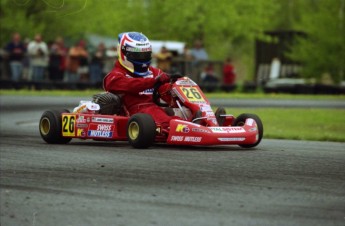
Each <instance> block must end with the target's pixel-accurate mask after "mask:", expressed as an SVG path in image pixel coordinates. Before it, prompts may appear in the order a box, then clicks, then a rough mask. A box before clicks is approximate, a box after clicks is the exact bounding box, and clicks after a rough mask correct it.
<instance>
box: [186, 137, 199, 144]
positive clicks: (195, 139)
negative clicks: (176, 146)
mask: <svg viewBox="0 0 345 226" xmlns="http://www.w3.org/2000/svg"><path fill="white" fill-rule="evenodd" d="M201 139H202V137H185V138H184V141H186V142H198V143H199V142H201Z"/></svg>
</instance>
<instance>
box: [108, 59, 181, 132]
mask: <svg viewBox="0 0 345 226" xmlns="http://www.w3.org/2000/svg"><path fill="white" fill-rule="evenodd" d="M149 71H150V72H151V73H150V74H149V75H147V76H144V77H137V76H135V75H133V74H132V73H130V72H129V71H128V70H127V69H126V68H124V67H123V66H122V65H121V64H120V63H119V62H118V61H117V62H116V63H115V67H114V68H113V70H112V71H111V72H110V73H109V74H107V75H106V76H105V78H104V80H103V87H104V89H105V91H107V92H111V93H114V94H119V95H122V97H121V99H122V102H123V104H124V106H125V107H126V109H127V111H128V112H129V114H130V115H133V114H135V113H146V114H150V115H151V116H152V117H153V120H154V121H155V122H156V124H158V125H161V126H162V127H163V128H167V127H168V126H169V122H170V120H171V119H173V118H178V117H176V116H175V117H174V116H168V115H167V114H166V113H165V111H164V110H163V109H162V108H161V107H159V106H157V105H156V104H155V103H154V102H153V100H152V93H153V87H154V85H155V83H156V82H157V80H156V77H157V76H159V75H160V74H162V73H164V72H163V71H161V70H160V69H158V68H155V67H151V66H150V67H149Z"/></svg>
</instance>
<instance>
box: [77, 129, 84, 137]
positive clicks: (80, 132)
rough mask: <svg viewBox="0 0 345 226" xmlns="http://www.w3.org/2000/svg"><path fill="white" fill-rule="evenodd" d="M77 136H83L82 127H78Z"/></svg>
mask: <svg viewBox="0 0 345 226" xmlns="http://www.w3.org/2000/svg"><path fill="white" fill-rule="evenodd" d="M77 136H78V137H85V130H83V129H78V132H77Z"/></svg>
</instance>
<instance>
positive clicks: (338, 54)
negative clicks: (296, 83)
mask: <svg viewBox="0 0 345 226" xmlns="http://www.w3.org/2000/svg"><path fill="white" fill-rule="evenodd" d="M299 4H300V6H301V7H303V9H304V10H303V12H302V14H301V15H300V21H298V22H297V23H296V24H295V28H296V29H299V30H303V31H304V32H306V34H307V37H306V38H299V39H297V41H296V43H295V44H294V45H293V46H292V48H291V52H290V54H289V56H290V57H291V58H292V59H294V60H297V61H300V62H302V63H303V64H304V67H303V71H302V75H303V76H304V77H306V78H316V79H317V80H318V81H319V80H320V79H321V78H322V75H323V74H324V73H328V74H330V76H331V77H332V79H333V80H334V81H335V82H340V81H341V80H343V79H344V69H345V68H344V65H345V38H344V37H345V21H344V12H345V1H344V0H330V1H327V0H301V1H300V2H299Z"/></svg>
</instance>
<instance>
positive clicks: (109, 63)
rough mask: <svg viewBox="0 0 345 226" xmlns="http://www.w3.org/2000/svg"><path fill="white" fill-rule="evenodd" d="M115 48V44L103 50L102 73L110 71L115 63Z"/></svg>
mask: <svg viewBox="0 0 345 226" xmlns="http://www.w3.org/2000/svg"><path fill="white" fill-rule="evenodd" d="M117 56H118V54H117V48H116V46H113V47H111V48H108V49H107V50H106V51H105V63H104V67H103V73H104V74H107V73H108V72H109V71H111V70H112V69H113V67H114V65H115V62H116V60H117Z"/></svg>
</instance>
